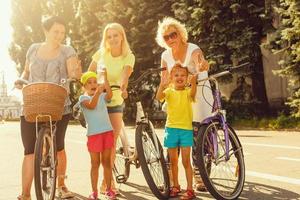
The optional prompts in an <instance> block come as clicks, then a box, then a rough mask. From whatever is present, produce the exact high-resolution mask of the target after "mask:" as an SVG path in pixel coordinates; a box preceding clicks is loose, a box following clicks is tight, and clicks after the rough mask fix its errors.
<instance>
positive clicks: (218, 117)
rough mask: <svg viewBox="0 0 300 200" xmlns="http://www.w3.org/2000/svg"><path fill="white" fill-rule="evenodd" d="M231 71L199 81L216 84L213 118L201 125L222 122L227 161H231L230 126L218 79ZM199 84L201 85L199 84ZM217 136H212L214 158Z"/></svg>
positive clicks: (215, 155) (216, 149)
mask: <svg viewBox="0 0 300 200" xmlns="http://www.w3.org/2000/svg"><path fill="white" fill-rule="evenodd" d="M229 73H230V72H229V71H224V72H221V73H218V74H216V75H213V76H210V77H208V78H206V79H202V80H198V81H199V82H202V81H209V80H210V81H213V82H214V84H215V87H216V89H215V90H214V91H213V98H214V103H213V107H212V112H213V113H212V116H211V117H207V118H206V119H204V120H203V121H202V122H201V124H209V123H210V122H212V121H219V122H221V126H222V129H223V130H224V133H225V159H226V161H227V160H229V135H228V126H227V121H226V111H225V110H222V104H221V92H220V89H219V84H218V81H217V79H216V78H217V77H220V76H223V75H225V74H229ZM198 84H199V83H198ZM216 135H217V134H214V133H213V134H212V138H211V140H212V141H211V142H212V144H213V148H214V157H215V158H217V157H218V155H217V153H218V143H217V138H216V137H217V136H216Z"/></svg>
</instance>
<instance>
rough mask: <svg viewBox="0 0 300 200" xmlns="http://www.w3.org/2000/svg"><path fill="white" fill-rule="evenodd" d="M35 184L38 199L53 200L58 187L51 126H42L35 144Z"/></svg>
mask: <svg viewBox="0 0 300 200" xmlns="http://www.w3.org/2000/svg"><path fill="white" fill-rule="evenodd" d="M34 152H35V158H34V184H35V193H36V198H37V199H38V200H53V199H54V197H55V189H56V164H57V162H56V144H55V135H54V136H53V140H52V138H51V132H50V128H46V127H42V128H41V129H40V131H39V133H38V138H37V141H36V144H35V149H34Z"/></svg>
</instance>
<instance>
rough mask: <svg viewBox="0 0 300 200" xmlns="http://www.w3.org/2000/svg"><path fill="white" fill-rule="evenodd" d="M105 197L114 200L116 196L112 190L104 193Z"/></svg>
mask: <svg viewBox="0 0 300 200" xmlns="http://www.w3.org/2000/svg"><path fill="white" fill-rule="evenodd" d="M105 196H106V197H107V198H108V199H109V200H114V199H116V194H115V192H114V191H113V190H112V189H109V190H107V191H106V193H105Z"/></svg>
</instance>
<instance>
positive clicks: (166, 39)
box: [163, 32, 177, 41]
mask: <svg viewBox="0 0 300 200" xmlns="http://www.w3.org/2000/svg"><path fill="white" fill-rule="evenodd" d="M163 38H164V40H165V41H168V40H169V39H172V40H174V39H176V38H177V33H176V32H172V33H170V34H168V35H164V36H163Z"/></svg>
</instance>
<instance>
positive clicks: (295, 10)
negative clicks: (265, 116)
mask: <svg viewBox="0 0 300 200" xmlns="http://www.w3.org/2000/svg"><path fill="white" fill-rule="evenodd" d="M275 2H277V3H278V2H279V4H278V7H275V8H274V12H275V11H276V12H278V13H279V15H280V16H281V19H282V20H281V26H280V27H279V29H278V30H277V32H276V33H275V34H277V37H275V39H274V40H271V41H270V42H269V46H270V47H271V48H272V49H273V50H274V51H278V50H279V49H282V48H283V50H285V57H284V60H281V61H280V63H279V64H280V65H281V70H278V71H277V73H278V74H279V75H280V76H285V77H288V79H289V85H290V88H292V91H293V92H292V95H291V97H290V98H289V100H288V105H289V106H291V108H293V114H294V116H295V117H300V68H299V65H300V2H299V1H297V0H277V1H275Z"/></svg>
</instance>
